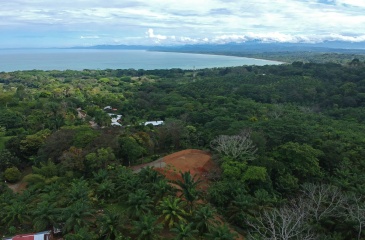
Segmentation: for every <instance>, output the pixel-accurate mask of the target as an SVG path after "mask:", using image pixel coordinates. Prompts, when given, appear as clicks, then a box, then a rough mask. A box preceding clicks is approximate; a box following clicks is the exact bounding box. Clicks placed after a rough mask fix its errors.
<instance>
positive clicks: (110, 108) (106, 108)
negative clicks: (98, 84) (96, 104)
mask: <svg viewBox="0 0 365 240" xmlns="http://www.w3.org/2000/svg"><path fill="white" fill-rule="evenodd" d="M112 109H113V108H112V107H111V106H106V107H105V108H104V110H112Z"/></svg>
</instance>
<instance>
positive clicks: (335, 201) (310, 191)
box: [302, 183, 346, 222]
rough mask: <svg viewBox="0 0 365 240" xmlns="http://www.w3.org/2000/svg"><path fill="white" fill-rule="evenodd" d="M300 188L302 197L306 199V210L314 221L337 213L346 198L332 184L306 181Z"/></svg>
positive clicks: (334, 215)
mask: <svg viewBox="0 0 365 240" xmlns="http://www.w3.org/2000/svg"><path fill="white" fill-rule="evenodd" d="M302 189H303V190H302V192H303V196H302V197H303V198H306V199H307V202H308V206H307V207H308V211H309V212H310V214H311V215H312V217H313V218H314V219H315V221H316V222H319V221H320V220H322V219H323V218H326V217H336V215H339V210H340V209H341V208H342V207H343V205H344V203H345V200H346V198H345V195H344V194H343V192H341V190H340V189H339V188H338V187H336V186H333V185H328V184H313V183H306V184H304V185H302Z"/></svg>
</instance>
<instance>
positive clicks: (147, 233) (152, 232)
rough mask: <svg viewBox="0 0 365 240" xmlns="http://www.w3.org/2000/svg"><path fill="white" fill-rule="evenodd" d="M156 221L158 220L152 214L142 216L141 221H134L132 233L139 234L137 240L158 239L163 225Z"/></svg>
mask: <svg viewBox="0 0 365 240" xmlns="http://www.w3.org/2000/svg"><path fill="white" fill-rule="evenodd" d="M156 221H157V218H156V217H154V216H152V215H150V214H147V215H144V216H142V217H141V218H140V219H139V221H134V222H133V229H132V232H133V233H134V234H137V240H154V239H157V237H158V235H157V234H158V232H159V231H161V229H162V225H161V224H160V223H156Z"/></svg>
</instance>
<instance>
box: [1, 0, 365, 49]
mask: <svg viewBox="0 0 365 240" xmlns="http://www.w3.org/2000/svg"><path fill="white" fill-rule="evenodd" d="M0 5H1V7H0V33H1V34H2V36H3V35H6V36H7V39H11V38H13V39H14V42H16V41H15V39H16V40H17V41H21V40H23V41H25V42H28V41H27V39H20V36H19V34H15V33H16V32H18V33H24V35H27V34H26V33H31V34H32V35H34V34H39V35H47V34H46V33H47V32H52V31H53V32H58V34H57V36H59V42H62V38H63V37H64V38H69V39H74V41H75V42H74V44H78V43H79V42H78V41H80V40H83V43H84V42H87V41H88V40H90V43H93V42H92V41H93V40H94V41H96V38H94V37H95V36H103V37H102V38H101V37H100V38H98V43H101V44H102V43H103V42H102V41H105V43H110V42H113V41H114V39H118V42H120V43H128V44H130V43H131V44H145V45H148V44H184V43H189V44H194V43H209V42H211V43H217V44H219V43H225V42H229V41H231V42H242V41H250V40H261V41H267V42H271V41H278V42H318V41H322V40H326V39H327V40H331V41H333V39H339V40H340V39H342V40H344V41H352V42H356V41H363V37H362V36H363V35H365V28H364V26H365V14H364V12H365V1H364V0H275V1H272V0H246V1H239V0H201V1H196V0H184V1H179V2H178V3H177V2H176V1H166V0H148V1H147V0H136V1H129V0H126V1H120V0H108V1H103V0H64V1H49V0H32V1H29V0H12V1H3V2H2V3H1V4H0ZM80 36H81V37H80ZM54 40H55V39H52V41H51V39H50V42H57V41H54ZM9 41H10V42H11V40H9ZM132 41H135V42H132ZM29 43H31V41H29ZM9 44H10V43H9ZM68 44H72V42H71V40H70V42H69V43H68ZM1 47H2V46H1V45H0V48H1Z"/></svg>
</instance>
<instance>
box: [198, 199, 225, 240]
mask: <svg viewBox="0 0 365 240" xmlns="http://www.w3.org/2000/svg"><path fill="white" fill-rule="evenodd" d="M193 214H194V215H193V222H194V227H195V229H197V230H198V231H199V234H200V235H203V234H205V233H207V232H209V231H210V229H211V228H212V227H214V226H217V225H218V223H219V222H218V220H216V218H215V217H216V210H215V209H214V208H212V207H211V206H210V205H204V206H201V207H199V208H198V209H196V210H195V211H194V212H193Z"/></svg>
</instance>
